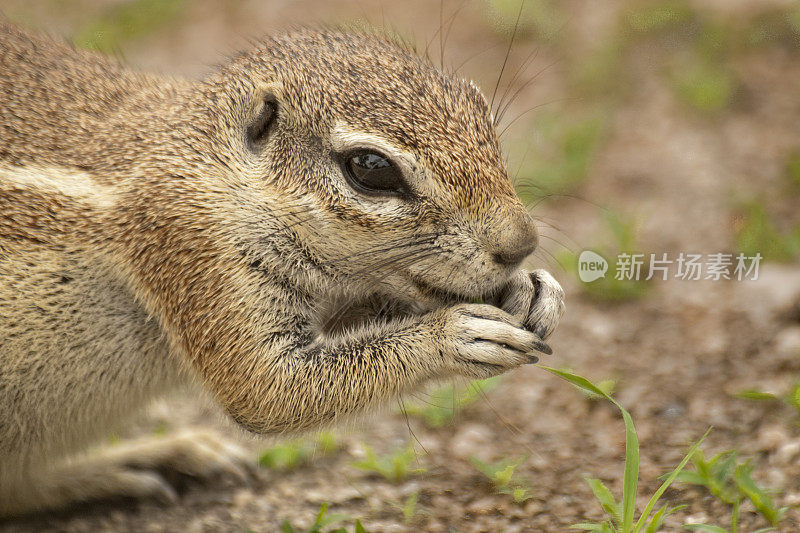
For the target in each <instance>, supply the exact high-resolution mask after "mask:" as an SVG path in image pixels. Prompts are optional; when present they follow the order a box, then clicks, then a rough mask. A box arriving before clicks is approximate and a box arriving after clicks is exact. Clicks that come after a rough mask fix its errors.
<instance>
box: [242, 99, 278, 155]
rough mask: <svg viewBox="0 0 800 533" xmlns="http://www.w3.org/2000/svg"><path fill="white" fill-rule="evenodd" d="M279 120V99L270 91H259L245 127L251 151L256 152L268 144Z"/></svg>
mask: <svg viewBox="0 0 800 533" xmlns="http://www.w3.org/2000/svg"><path fill="white" fill-rule="evenodd" d="M277 118H278V98H277V97H276V96H275V93H274V92H272V91H269V90H263V91H259V93H258V95H257V97H256V99H255V100H254V102H253V107H252V112H251V113H250V117H249V120H248V121H247V124H246V126H245V134H246V135H247V144H248V145H249V146H250V149H252V150H254V151H256V150H258V149H260V148H261V147H262V146H263V145H264V144H265V143H266V142H267V139H269V134H270V133H271V132H272V129H273V125H274V124H275V120H276V119H277Z"/></svg>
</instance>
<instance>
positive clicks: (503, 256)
mask: <svg viewBox="0 0 800 533" xmlns="http://www.w3.org/2000/svg"><path fill="white" fill-rule="evenodd" d="M538 245H539V231H538V230H537V229H536V224H535V223H534V221H533V218H531V216H530V215H529V214H528V213H526V212H522V213H520V214H518V215H515V216H513V217H512V218H511V219H510V220H508V221H507V222H506V223H505V224H504V227H502V228H500V234H499V242H498V243H497V246H496V248H495V250H494V251H493V252H492V259H493V260H494V262H495V263H497V264H498V265H502V266H505V267H509V268H515V267H518V266H519V265H520V264H521V263H522V261H523V260H524V259H525V258H526V257H528V256H529V255H531V254H532V253H533V252H534V250H536V247H537V246H538Z"/></svg>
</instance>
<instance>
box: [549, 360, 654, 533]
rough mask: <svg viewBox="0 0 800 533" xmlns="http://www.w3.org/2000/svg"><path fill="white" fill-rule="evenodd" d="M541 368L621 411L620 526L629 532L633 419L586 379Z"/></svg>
mask: <svg viewBox="0 0 800 533" xmlns="http://www.w3.org/2000/svg"><path fill="white" fill-rule="evenodd" d="M539 368H542V369H544V370H546V371H548V372H550V373H551V374H554V375H556V376H558V377H560V378H561V379H563V380H566V381H569V382H570V383H572V384H573V385H575V386H576V387H578V388H580V389H583V390H586V391H589V392H593V393H595V394H597V395H598V396H602V397H603V398H605V399H606V400H608V401H609V402H611V403H613V404H614V405H615V406H616V407H617V409H619V410H620V413H622V420H623V421H624V422H625V473H624V474H623V483H622V528H621V530H622V531H623V532H626V533H627V532H629V531H631V530H632V528H633V515H634V513H635V512H636V487H637V485H638V483H639V437H637V436H636V428H635V427H634V425H633V419H632V418H631V415H630V413H628V411H626V410H625V408H624V407H622V406H621V405H620V404H619V403H617V401H616V400H615V399H614V398H612V397H611V396H609V395H608V394H606V393H605V392H604V391H603V390H601V389H600V388H598V387H597V386H595V385H594V384H593V383H592V382H591V381H589V380H588V379H586V378H584V377H581V376H576V375H575V374H571V373H570V372H566V371H564V370H558V369H555V368H551V367H547V366H542V367H539Z"/></svg>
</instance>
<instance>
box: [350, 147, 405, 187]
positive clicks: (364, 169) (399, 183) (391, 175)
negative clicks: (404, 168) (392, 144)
mask: <svg viewBox="0 0 800 533" xmlns="http://www.w3.org/2000/svg"><path fill="white" fill-rule="evenodd" d="M344 169H345V174H346V175H347V177H348V178H350V181H351V182H352V183H353V184H354V185H355V187H356V188H357V189H360V190H362V191H363V192H367V193H378V194H385V193H390V194H401V193H404V192H406V186H405V182H404V181H403V174H402V172H400V169H398V168H397V166H395V164H394V163H392V162H391V161H390V160H389V159H388V158H386V157H384V156H382V155H381V154H379V153H377V152H370V151H360V152H355V153H351V154H348V155H347V156H346V157H345V161H344Z"/></svg>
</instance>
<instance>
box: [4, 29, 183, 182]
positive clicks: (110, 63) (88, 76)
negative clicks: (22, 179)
mask: <svg viewBox="0 0 800 533" xmlns="http://www.w3.org/2000/svg"><path fill="white" fill-rule="evenodd" d="M0 72H2V73H3V75H2V76H0V160H2V161H3V162H4V163H6V164H11V165H18V166H24V165H27V164H29V163H32V162H35V163H36V164H39V165H41V164H53V165H65V166H70V167H77V168H89V167H92V168H97V166H98V164H99V163H101V162H102V161H103V160H108V159H109V158H108V151H109V150H110V151H111V152H112V153H113V152H114V150H115V148H114V133H115V129H116V128H115V123H116V122H118V121H120V120H127V119H128V117H129V116H130V115H131V114H135V112H136V110H137V109H138V110H140V111H145V110H148V109H152V108H153V107H154V106H157V105H159V104H161V103H162V102H163V101H164V100H165V99H168V98H169V97H170V95H172V94H174V92H175V90H176V87H177V86H179V85H181V83H182V82H180V81H178V80H168V79H162V78H159V77H157V76H153V75H145V74H141V73H137V72H134V71H132V70H130V69H126V68H124V67H123V66H122V65H120V64H119V63H117V62H116V61H114V60H112V59H109V58H107V57H104V56H102V55H100V54H97V53H94V52H90V51H87V50H80V49H76V48H74V47H72V46H70V45H67V44H65V43H59V42H56V41H54V40H50V39H46V38H42V37H39V36H36V35H33V34H30V33H27V32H26V31H24V30H22V29H20V28H18V27H16V26H13V25H11V24H9V23H5V22H0ZM100 150H102V151H103V152H104V155H103V156H101V157H96V156H95V155H94V154H97V153H98V151H100ZM117 150H118V148H117Z"/></svg>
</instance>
